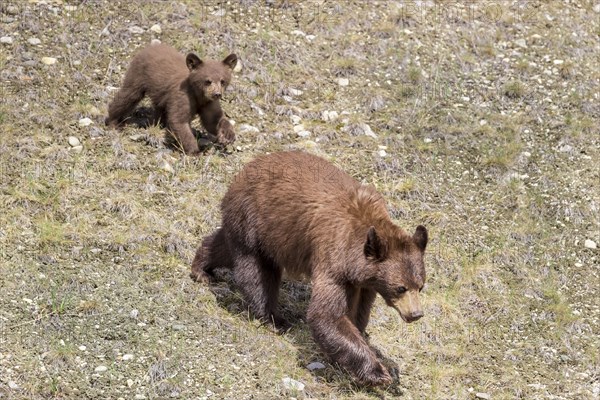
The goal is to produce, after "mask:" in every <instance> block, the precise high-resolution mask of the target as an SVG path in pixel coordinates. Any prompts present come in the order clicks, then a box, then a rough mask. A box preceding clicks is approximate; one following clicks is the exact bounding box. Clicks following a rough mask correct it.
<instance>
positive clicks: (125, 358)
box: [122, 354, 134, 361]
mask: <svg viewBox="0 0 600 400" xmlns="http://www.w3.org/2000/svg"><path fill="white" fill-rule="evenodd" d="M133 358H134V355H133V354H124V355H123V357H122V359H123V361H131V360H133Z"/></svg>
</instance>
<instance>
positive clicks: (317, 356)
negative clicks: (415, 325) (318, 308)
mask: <svg viewBox="0 0 600 400" xmlns="http://www.w3.org/2000/svg"><path fill="white" fill-rule="evenodd" d="M213 272H214V278H213V279H212V280H211V282H210V284H209V286H208V287H209V290H210V291H211V292H212V293H213V295H214V296H215V299H216V301H217V304H218V305H219V306H220V307H221V308H223V309H225V310H227V311H228V312H229V313H231V314H233V315H236V316H238V317H239V318H243V317H242V316H243V315H250V318H253V317H252V316H251V314H250V313H249V312H248V308H247V306H246V304H245V302H244V300H243V298H242V295H241V294H240V292H239V291H238V290H237V289H236V288H235V284H234V282H233V276H232V273H231V271H230V270H223V269H217V270H215V271H213ZM310 296H311V286H310V284H307V283H303V282H295V281H286V280H284V281H283V283H282V285H281V289H280V291H279V303H280V304H279V310H280V313H281V315H282V316H283V317H284V318H285V319H286V320H287V321H288V322H289V323H290V325H291V327H290V329H289V330H288V331H286V332H285V333H283V334H284V336H285V337H286V340H287V341H288V342H291V343H292V344H294V345H295V347H296V349H297V350H298V357H297V364H298V366H299V367H301V368H307V365H308V364H310V363H312V362H320V363H322V364H324V365H326V368H324V369H317V370H314V371H312V372H311V373H312V375H313V376H315V377H316V378H317V380H318V381H322V382H327V383H330V384H333V385H335V386H336V387H337V388H338V391H340V392H348V393H355V392H357V391H360V392H363V393H368V394H369V395H371V396H375V397H378V398H381V399H385V398H386V397H385V395H386V394H387V395H393V396H401V395H403V393H404V392H403V391H402V389H401V388H400V386H399V383H400V382H399V367H398V364H397V363H396V362H395V361H393V360H392V359H390V358H388V357H386V356H385V354H384V353H383V352H382V351H380V350H379V349H378V348H376V347H375V346H373V344H372V343H370V340H369V337H368V334H367V336H366V340H367V342H368V343H369V345H370V346H371V348H372V349H373V350H374V351H375V353H376V354H377V357H378V358H379V360H380V361H381V362H382V363H383V364H384V365H385V366H386V368H387V369H388V371H389V372H390V374H391V375H392V377H393V379H394V382H393V383H392V384H391V385H390V386H387V387H383V388H370V387H366V386H360V385H358V384H357V383H356V382H354V381H353V379H352V377H351V376H350V375H349V373H348V372H346V371H345V370H344V369H343V368H341V367H339V366H337V365H332V364H331V363H330V362H329V361H328V358H327V356H326V355H325V354H324V353H322V352H321V351H320V349H319V347H318V345H317V344H316V343H315V342H314V340H313V338H312V335H311V333H310V329H309V327H308V325H307V323H306V309H307V307H308V303H309V301H310ZM265 327H267V328H268V329H269V330H270V331H271V332H272V334H273V335H277V334H282V332H280V331H277V330H276V329H275V328H274V327H273V326H272V325H271V324H265ZM368 330H369V327H368V326H367V332H368Z"/></svg>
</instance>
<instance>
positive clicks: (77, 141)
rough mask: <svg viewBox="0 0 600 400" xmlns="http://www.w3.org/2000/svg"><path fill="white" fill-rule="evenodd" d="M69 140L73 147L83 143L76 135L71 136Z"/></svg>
mask: <svg viewBox="0 0 600 400" xmlns="http://www.w3.org/2000/svg"><path fill="white" fill-rule="evenodd" d="M67 140H68V141H69V145H70V146H71V147H75V146H79V145H80V144H81V142H80V141H79V139H77V138H76V137H75V136H69V138H68V139H67Z"/></svg>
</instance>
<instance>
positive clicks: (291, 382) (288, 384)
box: [281, 376, 304, 392]
mask: <svg viewBox="0 0 600 400" xmlns="http://www.w3.org/2000/svg"><path fill="white" fill-rule="evenodd" d="M281 381H282V382H283V386H284V387H285V388H286V389H287V390H296V391H298V392H301V391H303V390H304V383H302V382H299V381H297V380H295V379H292V378H289V377H287V376H286V377H285V378H283V379H282V380H281Z"/></svg>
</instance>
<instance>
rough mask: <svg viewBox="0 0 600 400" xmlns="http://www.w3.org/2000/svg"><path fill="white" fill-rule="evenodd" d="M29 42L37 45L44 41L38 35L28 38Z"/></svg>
mask: <svg viewBox="0 0 600 400" xmlns="http://www.w3.org/2000/svg"><path fill="white" fill-rule="evenodd" d="M27 43H29V44H32V45H34V46H37V45H38V44H41V43H42V41H41V40H40V39H38V38H36V37H32V38H29V39H27Z"/></svg>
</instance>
